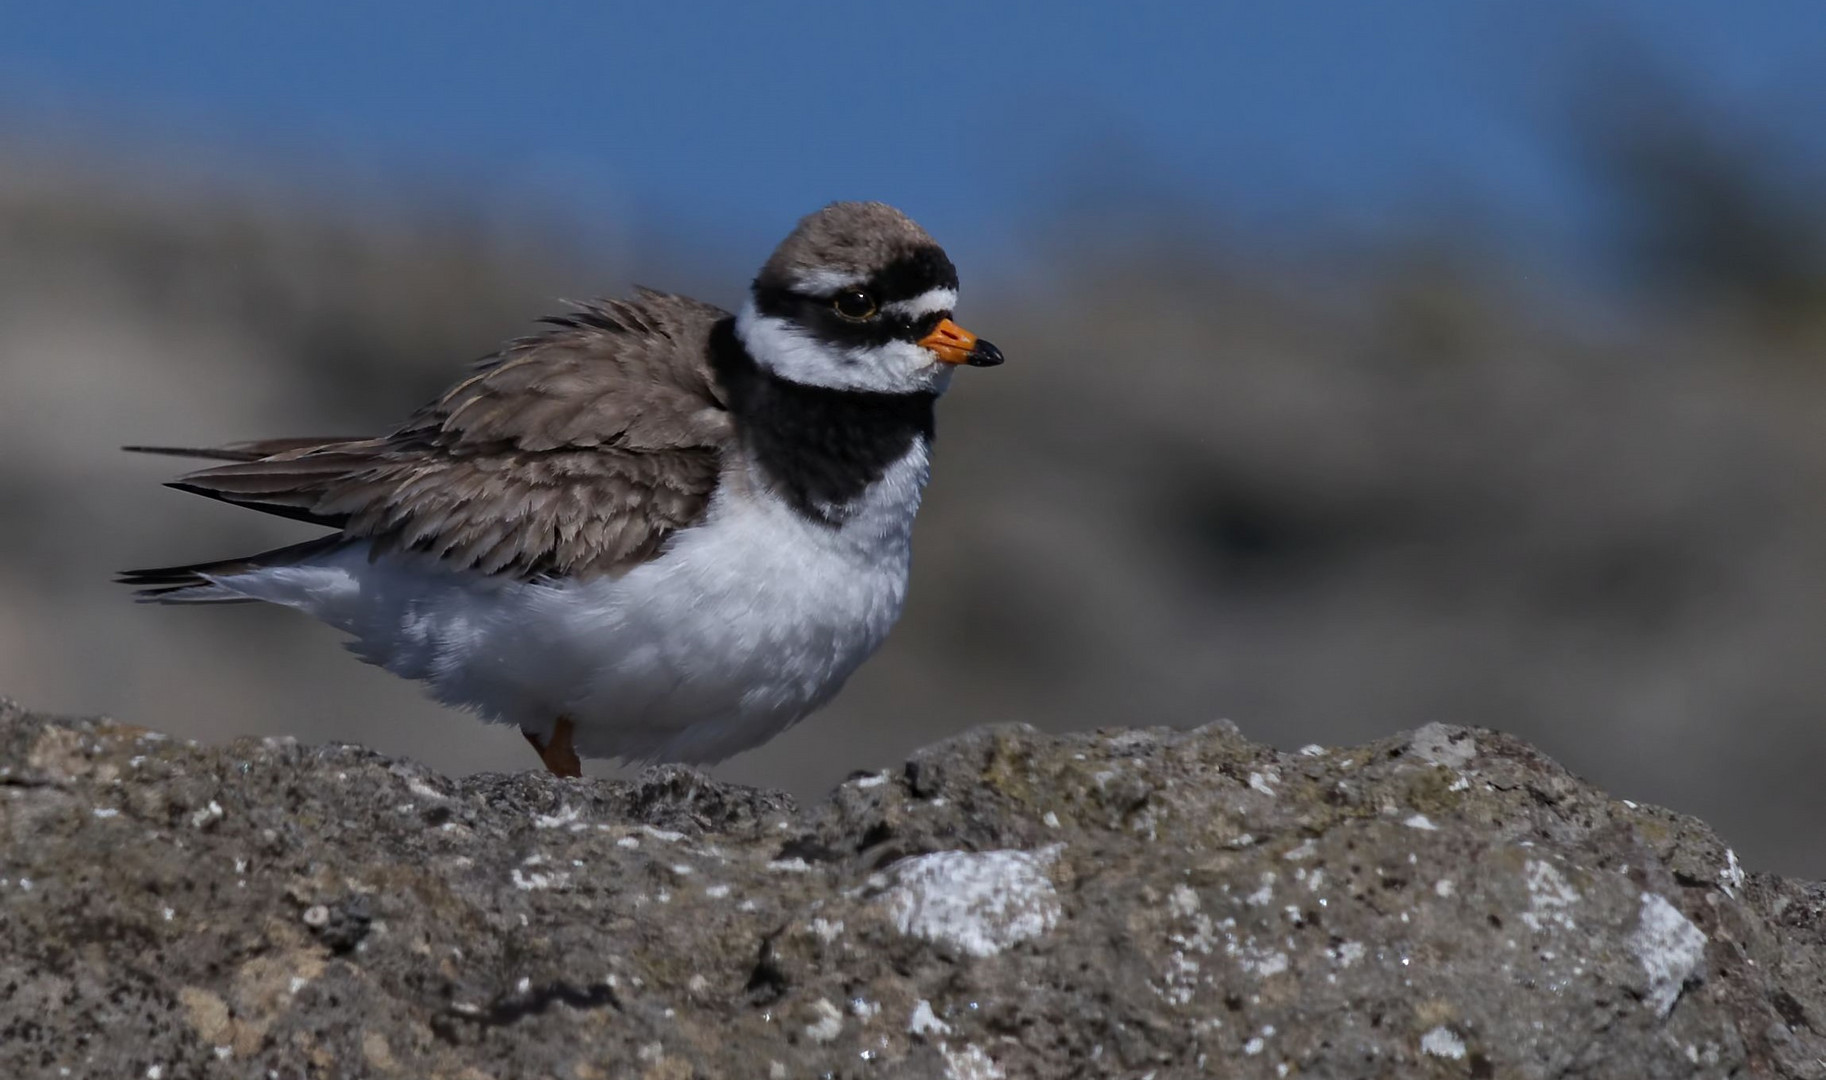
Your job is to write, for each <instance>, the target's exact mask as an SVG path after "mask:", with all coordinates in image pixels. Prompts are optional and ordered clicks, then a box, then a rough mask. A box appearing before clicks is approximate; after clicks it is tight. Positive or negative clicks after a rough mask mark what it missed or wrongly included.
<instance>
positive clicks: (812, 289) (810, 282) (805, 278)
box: [793, 269, 868, 296]
mask: <svg viewBox="0 0 1826 1080" xmlns="http://www.w3.org/2000/svg"><path fill="white" fill-rule="evenodd" d="M867 280H868V279H867V278H865V277H861V276H859V275H857V274H852V273H850V272H849V271H847V270H823V269H821V270H801V271H799V272H797V273H795V274H794V275H793V288H794V291H796V292H802V293H805V294H806V295H808V296H825V295H829V294H832V293H836V292H838V291H839V290H842V289H852V288H855V287H856V286H858V285H861V284H862V283H863V282H865V281H867Z"/></svg>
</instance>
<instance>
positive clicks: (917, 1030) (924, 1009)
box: [907, 998, 951, 1035]
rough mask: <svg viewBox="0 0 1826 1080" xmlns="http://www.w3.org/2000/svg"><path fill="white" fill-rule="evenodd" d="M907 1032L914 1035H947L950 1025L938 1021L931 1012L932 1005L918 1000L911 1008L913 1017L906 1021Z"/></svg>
mask: <svg viewBox="0 0 1826 1080" xmlns="http://www.w3.org/2000/svg"><path fill="white" fill-rule="evenodd" d="M907 1030H908V1031H909V1032H911V1033H912V1034H914V1035H949V1034H951V1025H950V1024H947V1023H945V1022H944V1021H943V1020H940V1019H939V1018H938V1017H937V1016H936V1015H934V1014H933V1012H932V1003H931V1002H930V1001H927V1000H926V999H925V998H920V999H919V1003H918V1004H917V1005H914V1006H913V1016H912V1018H911V1019H909V1020H908V1021H907Z"/></svg>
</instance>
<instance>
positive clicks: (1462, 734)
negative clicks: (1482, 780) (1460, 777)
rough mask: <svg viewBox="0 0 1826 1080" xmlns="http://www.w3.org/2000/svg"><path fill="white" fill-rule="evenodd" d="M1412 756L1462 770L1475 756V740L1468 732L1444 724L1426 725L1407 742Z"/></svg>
mask: <svg viewBox="0 0 1826 1080" xmlns="http://www.w3.org/2000/svg"><path fill="white" fill-rule="evenodd" d="M1408 747H1409V749H1411V750H1413V751H1414V756H1415V757H1418V758H1420V759H1421V760H1422V761H1427V762H1431V763H1432V764H1434V765H1444V766H1445V767H1447V768H1449V769H1462V768H1464V767H1465V766H1466V765H1469V764H1471V759H1473V758H1475V757H1476V756H1477V740H1476V739H1474V738H1472V737H1471V735H1470V733H1469V732H1466V731H1462V730H1460V729H1457V728H1449V727H1447V726H1446V725H1444V724H1428V725H1427V726H1426V727H1423V728H1421V729H1420V730H1418V731H1416V732H1414V735H1413V738H1411V739H1409V740H1408Z"/></svg>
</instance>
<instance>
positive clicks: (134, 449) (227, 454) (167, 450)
mask: <svg viewBox="0 0 1826 1080" xmlns="http://www.w3.org/2000/svg"><path fill="white" fill-rule="evenodd" d="M357 441H359V440H357V439H354V438H337V439H332V438H321V437H319V438H290V439H252V440H249V441H247V442H238V443H229V444H228V445H227V446H203V447H190V446H123V447H121V449H122V450H125V451H127V452H128V453H132V454H157V455H160V456H162V457H182V458H197V459H199V460H202V461H259V460H260V459H261V458H268V457H272V456H273V455H274V454H285V453H290V452H291V451H293V450H313V449H315V448H317V447H319V446H331V445H334V444H337V443H347V442H357Z"/></svg>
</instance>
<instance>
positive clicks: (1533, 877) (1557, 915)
mask: <svg viewBox="0 0 1826 1080" xmlns="http://www.w3.org/2000/svg"><path fill="white" fill-rule="evenodd" d="M1523 874H1524V875H1525V878H1526V880H1527V882H1528V905H1529V910H1527V911H1524V912H1522V922H1524V923H1526V924H1528V929H1530V930H1540V929H1543V928H1545V927H1546V926H1547V925H1549V924H1552V925H1554V926H1558V927H1559V928H1560V929H1562V930H1571V929H1572V928H1573V925H1574V924H1573V919H1572V912H1571V911H1570V910H1569V909H1570V908H1571V907H1572V906H1573V905H1574V904H1577V903H1578V902H1579V892H1578V890H1577V889H1574V888H1573V887H1572V883H1571V882H1569V881H1567V880H1566V875H1564V874H1562V873H1560V871H1559V868H1558V867H1556V866H1554V865H1553V864H1552V863H1550V862H1542V861H1541V860H1539V859H1530V860H1528V865H1527V866H1526V867H1524V868H1523Z"/></svg>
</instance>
